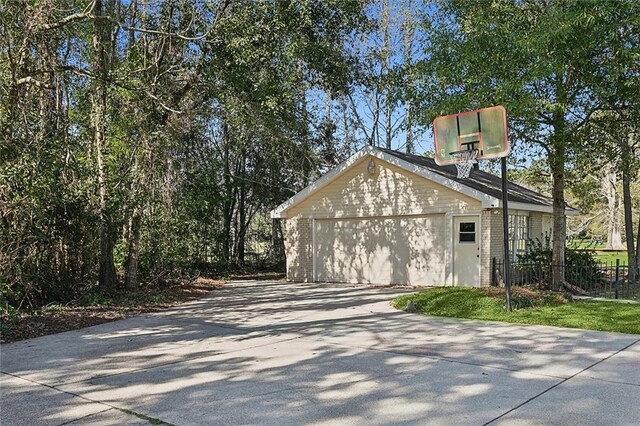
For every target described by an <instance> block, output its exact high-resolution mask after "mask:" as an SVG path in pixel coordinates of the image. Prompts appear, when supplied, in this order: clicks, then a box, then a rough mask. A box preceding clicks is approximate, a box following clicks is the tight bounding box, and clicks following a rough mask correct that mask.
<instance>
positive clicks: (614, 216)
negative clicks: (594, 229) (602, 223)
mask: <svg viewBox="0 0 640 426" xmlns="http://www.w3.org/2000/svg"><path fill="white" fill-rule="evenodd" d="M602 185H603V188H602V189H603V191H604V194H605V197H606V198H607V248H608V249H612V250H620V249H621V248H622V235H621V234H620V221H619V216H620V215H619V209H620V197H619V196H618V175H617V173H616V171H615V169H614V168H613V166H612V165H611V164H609V165H607V167H606V174H605V177H604V180H603V182H602Z"/></svg>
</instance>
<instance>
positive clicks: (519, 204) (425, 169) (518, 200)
mask: <svg viewBox="0 0 640 426" xmlns="http://www.w3.org/2000/svg"><path fill="white" fill-rule="evenodd" d="M367 155H372V156H374V157H377V158H379V159H381V160H383V161H386V162H388V163H391V164H394V165H396V166H398V167H400V168H402V169H404V170H406V171H408V172H411V173H414V174H417V175H419V176H422V177H424V178H426V179H429V180H431V181H433V182H436V183H438V184H440V185H443V186H445V187H447V188H450V189H453V190H454V191H458V192H460V193H462V194H464V195H467V196H470V197H471V198H474V199H476V200H478V201H480V202H481V204H482V207H483V208H491V207H502V201H501V200H502V179H501V178H500V177H498V176H495V175H492V174H491V173H487V172H483V171H481V170H472V171H471V175H470V176H469V178H467V179H462V178H458V174H457V169H456V167H455V166H438V165H437V164H436V162H435V161H434V160H433V159H431V158H427V157H423V156H421V155H412V154H405V153H403V152H400V151H394V150H391V149H384V148H376V147H373V146H367V147H365V148H362V149H361V150H360V151H358V152H357V153H355V154H354V155H352V156H351V157H350V158H348V159H347V160H345V161H344V162H342V163H341V164H339V165H338V166H336V167H335V168H333V169H332V170H330V171H329V172H327V173H326V174H324V175H323V176H322V177H321V178H320V179H318V180H316V181H315V182H313V183H312V184H311V185H309V186H307V187H306V188H305V189H303V190H302V191H300V192H298V193H297V194H296V195H294V196H293V197H291V198H289V199H288V200H287V201H285V202H284V203H282V204H281V205H280V206H278V207H277V208H275V209H274V210H273V211H272V212H271V217H272V218H280V217H285V216H284V215H283V212H284V211H285V210H287V209H288V208H290V207H292V206H294V205H295V204H298V203H299V202H301V201H302V200H304V199H305V198H307V197H308V196H309V195H311V194H312V193H314V192H316V191H317V190H319V189H320V188H322V187H324V186H325V185H327V184H329V183H330V182H331V181H333V180H334V179H335V178H337V177H338V176H340V175H341V174H342V173H344V172H345V171H346V170H347V169H349V168H350V167H351V166H352V165H353V164H355V163H356V162H358V161H359V160H360V159H362V158H364V157H366V156H367ZM507 196H508V200H509V209H514V210H529V211H540V212H546V213H552V211H553V200H552V199H551V198H549V197H545V196H544V195H542V194H539V193H537V192H535V191H532V190H530V189H527V188H525V187H523V186H520V185H517V184H515V183H513V182H508V184H507ZM567 214H570V215H571V214H577V211H576V210H574V209H572V208H567Z"/></svg>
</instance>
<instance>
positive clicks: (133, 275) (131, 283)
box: [125, 207, 142, 290]
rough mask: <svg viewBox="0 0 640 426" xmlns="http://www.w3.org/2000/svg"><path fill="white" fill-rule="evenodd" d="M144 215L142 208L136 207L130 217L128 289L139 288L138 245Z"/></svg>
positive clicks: (126, 284) (126, 277) (126, 282)
mask: <svg viewBox="0 0 640 426" xmlns="http://www.w3.org/2000/svg"><path fill="white" fill-rule="evenodd" d="M141 222H142V217H141V215H140V209H139V208H137V207H136V208H135V209H134V211H133V214H132V215H131V217H130V218H129V231H128V232H127V234H128V236H129V242H128V244H127V271H126V276H125V286H126V287H127V289H128V290H137V289H138V246H139V243H140V225H141Z"/></svg>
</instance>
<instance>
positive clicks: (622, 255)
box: [596, 251, 629, 265]
mask: <svg viewBox="0 0 640 426" xmlns="http://www.w3.org/2000/svg"><path fill="white" fill-rule="evenodd" d="M596 259H598V261H599V262H602V263H606V264H607V265H615V264H616V259H619V260H620V265H628V264H629V258H628V256H627V252H626V251H597V252H596Z"/></svg>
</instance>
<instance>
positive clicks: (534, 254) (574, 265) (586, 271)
mask: <svg viewBox="0 0 640 426" xmlns="http://www.w3.org/2000/svg"><path fill="white" fill-rule="evenodd" d="M552 264H553V249H552V248H551V237H550V236H549V235H548V234H545V236H544V237H543V238H542V240H541V239H539V238H536V239H535V240H529V250H528V251H527V253H525V254H523V255H519V256H518V261H517V262H516V264H515V265H514V267H515V269H517V270H519V271H524V272H527V273H528V275H529V276H534V277H536V278H537V279H538V280H539V281H542V282H541V283H538V284H542V285H543V286H545V285H546V284H548V283H547V280H548V277H549V276H550V275H551V266H552ZM564 270H565V281H566V282H568V283H569V284H573V285H576V286H578V287H580V288H582V289H585V290H587V289H589V288H591V287H593V286H594V285H596V284H598V283H599V282H600V281H601V280H602V279H603V278H604V274H603V273H602V269H601V267H600V262H598V259H597V257H596V252H595V251H591V250H588V251H587V250H573V249H569V248H567V249H565V251H564Z"/></svg>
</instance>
